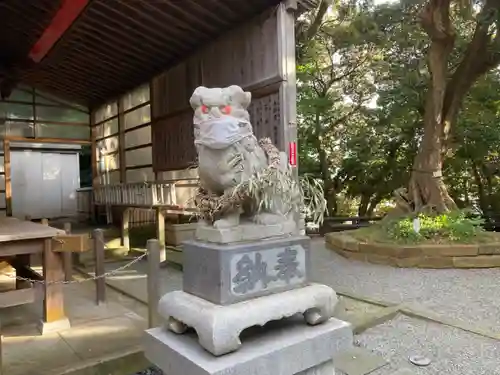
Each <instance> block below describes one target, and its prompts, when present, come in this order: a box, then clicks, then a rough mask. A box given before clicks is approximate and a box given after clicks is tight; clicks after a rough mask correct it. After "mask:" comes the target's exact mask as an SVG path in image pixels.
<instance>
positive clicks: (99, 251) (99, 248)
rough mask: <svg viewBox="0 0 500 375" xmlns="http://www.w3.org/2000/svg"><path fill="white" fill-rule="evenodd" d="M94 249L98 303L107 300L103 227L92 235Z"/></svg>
mask: <svg viewBox="0 0 500 375" xmlns="http://www.w3.org/2000/svg"><path fill="white" fill-rule="evenodd" d="M92 238H93V250H94V260H95V277H96V280H95V286H96V304H97V305H100V304H101V303H104V302H106V280H105V279H104V277H103V275H104V273H105V268H104V233H103V231H102V229H95V230H94V232H93V235H92Z"/></svg>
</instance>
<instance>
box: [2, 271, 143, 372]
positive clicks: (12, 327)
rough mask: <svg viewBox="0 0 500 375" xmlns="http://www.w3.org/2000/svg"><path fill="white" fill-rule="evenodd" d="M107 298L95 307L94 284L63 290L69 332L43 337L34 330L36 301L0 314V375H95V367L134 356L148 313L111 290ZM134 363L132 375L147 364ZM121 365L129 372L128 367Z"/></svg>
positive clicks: (139, 305)
mask: <svg viewBox="0 0 500 375" xmlns="http://www.w3.org/2000/svg"><path fill="white" fill-rule="evenodd" d="M0 282H1V284H2V287H6V284H8V283H9V281H8V280H5V278H2V280H0ZM107 295H108V300H107V303H105V304H102V305H99V306H97V305H96V304H95V302H94V301H95V291H94V283H93V282H85V283H83V284H73V285H66V286H64V296H65V308H66V313H67V315H68V318H69V320H70V323H71V328H70V329H67V330H64V331H61V332H59V333H49V334H45V335H43V336H42V335H40V333H39V332H38V330H37V322H38V320H39V319H40V316H41V311H40V310H41V301H37V303H35V304H28V305H22V306H14V307H9V308H5V309H0V322H1V324H2V343H1V344H2V368H3V374H5V375H27V374H30V375H48V374H50V375H59V374H78V375H80V374H82V375H83V374H85V375H86V374H96V372H92V371H94V369H92V367H93V366H94V365H95V364H96V363H100V362H103V361H107V360H110V359H111V358H114V357H113V356H115V357H116V356H118V357H117V358H123V357H124V356H125V355H126V354H127V353H132V355H133V353H135V352H138V350H139V349H137V348H138V347H140V343H141V341H140V340H141V337H142V333H143V330H144V329H145V328H146V324H147V322H146V317H147V308H146V307H145V306H144V305H143V304H142V303H139V302H137V301H135V300H132V299H130V298H128V297H125V296H124V295H122V294H120V293H117V292H115V291H113V290H108V293H107ZM134 350H135V352H134ZM141 355H142V353H141ZM138 358H139V360H135V363H136V365H137V369H136V370H135V371H138V370H140V369H143V368H145V367H146V366H147V365H148V363H147V361H146V360H145V359H144V360H142V362H141V358H140V356H139V357H138ZM132 363H133V362H132ZM125 366H126V367H127V368H129V367H130V371H131V373H133V372H134V367H133V366H131V364H130V363H126V364H125ZM115 367H116V366H115ZM77 370H78V371H77ZM75 371H76V372H75ZM89 371H90V372H89ZM0 373H1V371H0ZM114 373H115V372H106V374H114ZM118 373H119V372H118ZM122 374H123V372H122Z"/></svg>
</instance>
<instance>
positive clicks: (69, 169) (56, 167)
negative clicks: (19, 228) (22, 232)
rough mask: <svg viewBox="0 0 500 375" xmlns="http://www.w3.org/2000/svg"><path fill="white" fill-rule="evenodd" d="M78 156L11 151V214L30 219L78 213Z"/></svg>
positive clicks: (74, 154) (73, 154) (72, 154)
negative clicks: (27, 216)
mask: <svg viewBox="0 0 500 375" xmlns="http://www.w3.org/2000/svg"><path fill="white" fill-rule="evenodd" d="M79 169H80V168H79V159H78V154H77V153H56V152H40V151H33V150H23V151H12V153H11V175H12V215H13V216H15V217H19V218H23V217H25V216H26V215H29V216H31V217H32V218H33V219H40V218H47V219H50V218H56V217H67V216H73V215H76V214H77V202H76V189H78V188H79V187H80V182H79V174H80V171H79Z"/></svg>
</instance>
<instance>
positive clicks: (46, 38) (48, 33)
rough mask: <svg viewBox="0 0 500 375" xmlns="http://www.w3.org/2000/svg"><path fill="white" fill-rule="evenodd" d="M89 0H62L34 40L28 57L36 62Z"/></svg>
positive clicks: (61, 34) (49, 48) (45, 53)
mask: <svg viewBox="0 0 500 375" xmlns="http://www.w3.org/2000/svg"><path fill="white" fill-rule="evenodd" d="M88 3H89V0H63V2H62V5H61V7H60V8H59V10H58V11H57V13H56V15H55V16H54V18H53V19H52V21H51V22H50V24H49V26H47V28H46V29H45V31H44V32H43V34H42V36H40V38H39V39H38V40H37V41H36V42H35V44H34V45H33V47H31V51H30V52H29V55H28V56H29V57H30V59H31V60H33V61H34V62H36V63H39V62H40V61H42V59H43V58H44V57H45V56H46V55H47V53H49V51H50V50H51V49H52V47H54V45H55V44H56V43H57V41H58V40H59V39H60V38H61V37H62V36H63V34H64V33H65V32H66V30H68V29H69V27H70V26H71V25H72V24H73V22H75V20H76V19H77V18H78V16H79V15H80V14H81V13H82V12H83V10H84V9H85V7H86V6H87V4H88Z"/></svg>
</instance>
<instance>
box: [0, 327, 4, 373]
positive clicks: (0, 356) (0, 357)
mask: <svg viewBox="0 0 500 375" xmlns="http://www.w3.org/2000/svg"><path fill="white" fill-rule="evenodd" d="M2 331H3V330H2V324H1V322H0V375H3V350H2V342H3V335H2Z"/></svg>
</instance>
